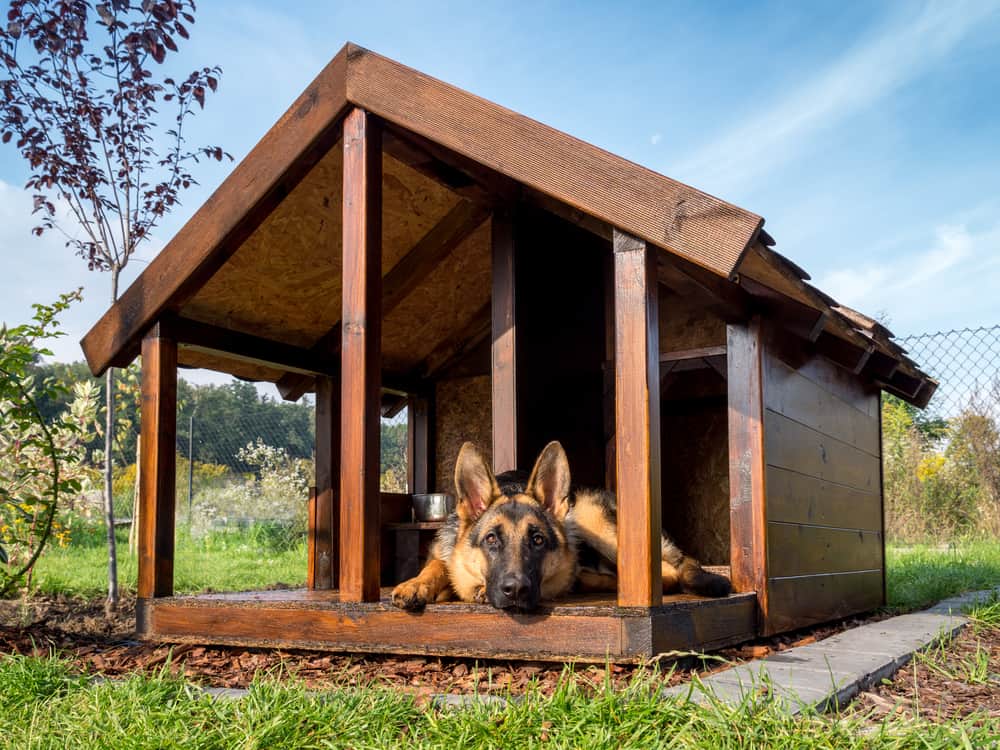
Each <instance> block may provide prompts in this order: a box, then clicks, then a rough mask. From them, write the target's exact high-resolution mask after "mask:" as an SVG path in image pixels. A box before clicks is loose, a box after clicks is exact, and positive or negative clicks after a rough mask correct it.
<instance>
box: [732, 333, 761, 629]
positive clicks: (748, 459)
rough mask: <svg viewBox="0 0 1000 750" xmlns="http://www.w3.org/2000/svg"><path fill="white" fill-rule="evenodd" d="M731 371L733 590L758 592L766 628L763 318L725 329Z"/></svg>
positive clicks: (759, 617) (759, 605)
mask: <svg viewBox="0 0 1000 750" xmlns="http://www.w3.org/2000/svg"><path fill="white" fill-rule="evenodd" d="M726 330H727V337H726V338H727V341H726V351H727V355H728V368H729V378H728V382H729V518H730V529H731V532H730V539H731V541H730V564H731V567H732V581H733V589H734V590H735V591H736V592H738V593H742V592H748V591H754V592H756V593H757V608H758V611H757V614H758V627H759V628H762V629H766V623H767V613H768V600H767V599H768V597H767V593H768V592H767V538H766V535H767V515H766V506H765V498H766V496H765V471H766V463H765V461H766V458H765V455H764V367H763V358H764V342H763V340H762V336H761V319H760V317H759V316H755V317H754V318H752V319H751V320H750V321H749V322H747V323H739V324H731V325H728V326H727V327H726Z"/></svg>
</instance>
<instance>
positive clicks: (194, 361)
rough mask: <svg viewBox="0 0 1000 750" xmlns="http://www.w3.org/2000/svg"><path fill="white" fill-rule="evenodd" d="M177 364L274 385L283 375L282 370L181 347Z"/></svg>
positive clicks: (178, 351)
mask: <svg viewBox="0 0 1000 750" xmlns="http://www.w3.org/2000/svg"><path fill="white" fill-rule="evenodd" d="M177 363H178V364H179V365H182V366H184V367H200V368H204V369H206V370H215V371H217V372H227V373H229V374H230V375H234V376H236V377H238V378H243V379H244V380H259V381H269V382H271V383H274V382H277V380H278V378H280V377H281V376H282V375H284V370H278V369H275V368H273V367H266V366H265V365H261V364H257V363H254V362H244V361H242V360H238V359H231V358H229V357H222V356H219V355H217V354H212V353H209V352H201V351H194V350H191V349H185V348H184V347H183V346H181V347H178V350H177Z"/></svg>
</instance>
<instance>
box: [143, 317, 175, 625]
mask: <svg viewBox="0 0 1000 750" xmlns="http://www.w3.org/2000/svg"><path fill="white" fill-rule="evenodd" d="M162 333H163V331H161V329H160V325H159V324H156V325H154V326H153V328H152V329H151V330H150V332H149V333H148V334H147V335H146V337H145V338H144V339H143V340H142V425H141V432H140V445H141V455H140V459H139V460H140V464H141V466H142V469H141V480H140V485H139V580H138V585H137V591H136V594H137V596H138V598H139V599H150V598H153V597H158V596H170V595H171V594H173V590H174V506H175V504H176V493H175V489H176V487H175V472H176V452H177V342H176V341H174V340H173V339H170V338H166V337H165V336H163V335H161V334H162ZM142 629H143V627H142V624H140V630H142Z"/></svg>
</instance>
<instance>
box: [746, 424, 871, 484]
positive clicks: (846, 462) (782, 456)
mask: <svg viewBox="0 0 1000 750" xmlns="http://www.w3.org/2000/svg"><path fill="white" fill-rule="evenodd" d="M764 430H765V434H766V436H767V463H768V465H769V466H777V467H778V468H781V469H788V470H791V471H797V472H799V473H800V474H806V475H808V476H811V477H816V478H817V479H824V480H826V481H828V482H836V483H837V484H844V485H847V486H848V487H853V488H854V489H858V490H862V491H864V492H870V493H872V494H873V496H875V497H877V493H878V489H879V459H878V458H877V457H876V456H873V455H871V454H869V453H865V452H864V451H860V450H858V449H857V448H855V447H853V446H851V445H848V444H847V443H843V442H841V441H839V440H837V439H836V438H831V437H828V436H826V435H824V434H823V433H821V432H817V431H816V430H814V429H812V428H811V427H806V426H805V425H802V424H799V423H798V422H795V421H793V420H791V419H789V418H788V417H786V416H784V415H782V414H778V413H776V412H773V411H771V410H770V409H766V410H765V412H764Z"/></svg>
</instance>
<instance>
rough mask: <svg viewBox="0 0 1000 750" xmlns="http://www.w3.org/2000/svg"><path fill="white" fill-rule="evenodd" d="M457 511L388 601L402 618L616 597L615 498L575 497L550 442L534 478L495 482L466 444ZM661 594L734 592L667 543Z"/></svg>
mask: <svg viewBox="0 0 1000 750" xmlns="http://www.w3.org/2000/svg"><path fill="white" fill-rule="evenodd" d="M455 488H456V492H457V497H458V506H457V509H456V512H455V513H453V514H452V515H451V516H450V517H449V518H448V520H447V521H446V522H445V524H444V526H443V527H442V528H441V529H440V530H439V531H438V533H437V536H436V537H435V540H434V544H433V545H432V547H431V550H430V557H429V559H428V562H427V564H426V565H425V566H424V568H423V570H421V571H420V573H419V574H418V575H417V576H416V577H415V578H412V579H410V580H409V581H405V582H403V583H401V584H399V585H398V586H397V587H396V588H395V589H394V590H393V592H392V602H393V604H395V605H396V606H398V607H402V608H404V609H418V608H420V607H423V606H424V605H425V604H429V603H433V602H442V601H448V600H450V599H453V598H458V599H460V600H462V601H467V602H480V603H489V604H492V605H493V606H494V607H497V608H499V609H519V610H531V609H534V608H535V607H536V606H537V605H538V602H539V601H540V600H542V599H555V598H558V597H560V596H562V595H564V594H566V593H568V592H570V591H571V590H574V589H575V590H577V591H615V590H616V588H617V569H616V561H617V558H618V528H617V524H616V520H615V519H616V503H615V496H614V494H613V493H611V492H607V491H604V490H591V489H574V490H571V488H570V476H569V464H568V462H567V460H566V454H565V453H564V452H563V449H562V446H561V445H559V443H556V442H553V443H549V445H547V446H546V447H545V449H544V450H543V451H542V454H541V455H540V456H539V458H538V461H537V463H536V464H535V468H534V470H533V471H532V472H531V475H530V476H529V477H527V481H525V477H524V475H523V473H522V472H507V473H504V474H501V475H500V476H498V477H494V476H493V473H492V472H491V471H490V468H489V466H488V465H487V464H486V462H485V461H484V460H483V458H482V456H481V454H480V453H479V451H478V450H476V448H475V447H474V446H473V445H472V444H471V443H466V444H465V445H463V446H462V450H461V451H460V452H459V455H458V461H457V462H456V466H455ZM661 558H662V566H661V568H662V576H663V590H664V592H670V591H675V590H681V591H685V592H689V593H694V594H701V595H704V596H725V595H726V594H728V593H729V591H730V584H729V581H728V580H727V579H725V578H724V577H722V576H719V575H715V574H714V573H709V572H707V571H705V570H704V569H702V567H701V566H700V565H699V564H698V562H697V561H696V560H694V559H692V558H690V557H688V556H686V555H685V554H684V553H683V552H682V551H681V550H680V549H678V547H677V546H676V545H675V544H674V543H673V542H672V541H671V540H670V539H669V538H668V537H667V536H666V535H663V536H662V540H661Z"/></svg>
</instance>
